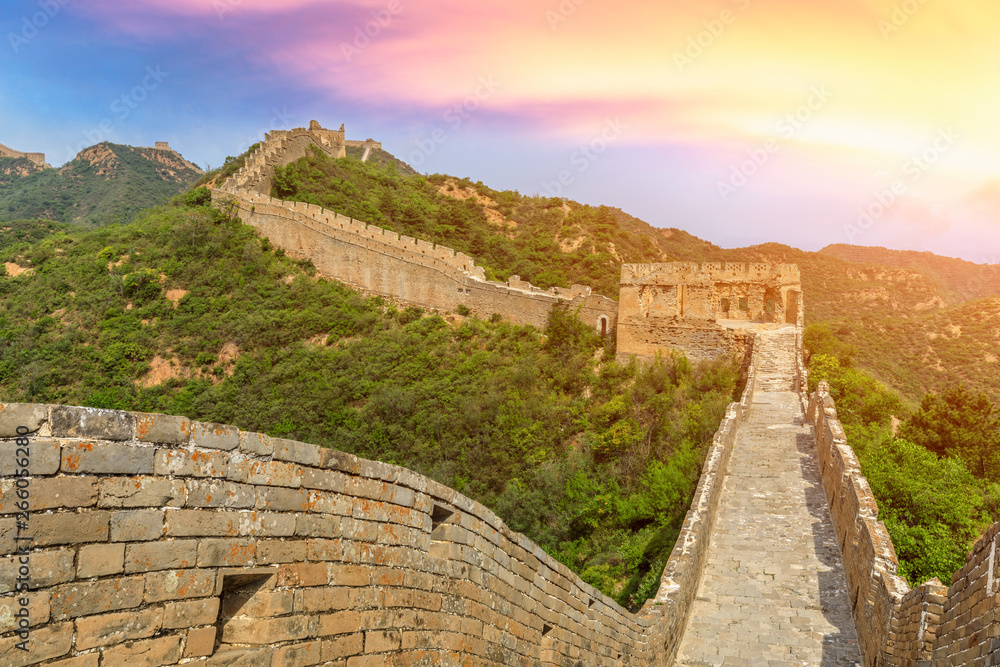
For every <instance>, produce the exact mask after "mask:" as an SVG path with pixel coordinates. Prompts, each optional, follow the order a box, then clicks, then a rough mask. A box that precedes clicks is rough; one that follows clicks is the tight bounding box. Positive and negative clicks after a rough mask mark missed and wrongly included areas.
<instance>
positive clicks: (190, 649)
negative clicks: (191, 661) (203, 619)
mask: <svg viewBox="0 0 1000 667" xmlns="http://www.w3.org/2000/svg"><path fill="white" fill-rule="evenodd" d="M215 631H216V628H215V626H212V627H208V628H193V629H191V630H188V633H187V640H186V641H185V643H184V657H185V658H196V657H198V656H203V655H212V653H213V652H214V651H215Z"/></svg>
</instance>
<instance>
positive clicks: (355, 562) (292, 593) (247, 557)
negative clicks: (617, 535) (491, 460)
mask: <svg viewBox="0 0 1000 667" xmlns="http://www.w3.org/2000/svg"><path fill="white" fill-rule="evenodd" d="M323 132H327V133H328V134H325V135H324V134H323ZM336 134H337V133H329V131H323V130H321V128H320V129H319V130H312V131H310V130H303V131H292V132H289V133H284V134H279V135H278V137H276V138H273V139H274V140H275V141H276V142H278V143H281V145H282V151H284V152H285V154H284V155H280V156H279V155H277V154H275V153H272V152H270V151H268V150H262V151H260V153H261V155H260V156H259V157H262V158H265V159H264V160H263V161H261V160H253V161H251V160H248V165H247V169H245V170H244V171H243V172H241V173H240V174H238V175H237V176H238V178H237V180H236V182H231V183H227V184H226V187H225V188H220V189H219V190H217V191H216V192H214V193H213V196H215V197H217V198H219V199H220V200H222V199H226V198H233V199H235V200H236V202H237V205H238V207H239V212H240V215H241V217H242V216H247V217H244V220H245V221H247V222H251V224H254V223H256V226H258V228H259V229H261V230H262V233H268V235H269V237H270V238H271V240H272V242H275V243H276V244H277V245H281V244H282V243H287V244H288V245H287V246H282V247H286V249H287V250H299V251H301V252H304V251H305V250H307V249H308V248H309V245H308V244H309V243H316V244H325V243H327V241H326V240H325V239H335V240H336V241H335V242H336V243H338V244H342V245H348V244H349V242H348V240H346V239H347V237H345V236H341V237H338V236H337V231H336V228H337V227H338V226H340V225H344V227H342V229H343V230H345V231H346V230H348V226H347V225H348V224H353V225H354V226H353V227H351V228H350V229H352V230H353V231H352V233H353V234H355V235H356V236H362V237H363V238H369V237H368V236H366V235H367V234H371V237H370V239H371V241H372V244H371V246H370V248H369V247H367V246H366V244H367V242H365V243H363V244H362V246H361V247H360V249H358V250H353V249H349V248H348V249H343V253H344V254H345V257H348V256H349V257H350V258H353V259H350V261H345V263H344V264H341V266H351V265H352V263H354V264H356V263H357V262H359V261H361V260H362V259H364V258H370V257H372V256H374V255H381V256H383V257H388V258H393V261H395V262H396V264H393V265H389V264H384V265H382V266H383V269H379V270H376V271H373V272H369V273H366V272H365V268H364V267H363V266H358V267H357V271H358V273H357V276H358V277H359V279H361V278H363V279H364V280H368V281H372V282H371V284H384V285H386V286H388V287H391V286H392V279H391V275H389V276H388V278H387V275H386V273H385V272H386V271H388V268H385V267H388V266H396V267H398V266H400V265H402V264H409V265H413V267H414V268H412V269H409V271H411V273H410V274H407V275H413V276H416V277H418V278H423V279H426V280H428V281H431V282H433V281H436V280H438V279H439V278H438V277H437V276H440V275H452V276H454V277H455V280H460V282H459V285H467V284H468V283H467V282H461V281H466V280H469V279H472V280H473V281H474V282H478V281H481V280H482V279H481V277H480V276H478V275H477V273H476V268H477V267H475V266H474V264H473V263H472V261H471V260H470V259H469V258H468V257H464V256H459V255H458V254H457V253H453V252H451V251H444V250H443V249H441V248H440V247H434V246H433V245H432V244H425V245H424V246H421V245H420V243H419V242H416V241H413V240H408V241H403V242H402V244H401V245H397V242H399V241H400V239H399V238H398V236H396V235H390V238H388V239H385V238H383V237H385V236H386V234H384V233H380V231H379V230H378V229H377V228H372V227H369V226H367V225H364V224H363V223H355V222H354V221H350V220H348V219H345V218H342V217H340V216H336V214H333V213H331V212H328V211H323V210H322V209H318V208H316V207H304V206H303V205H301V204H292V203H288V202H279V201H276V200H273V199H271V198H270V197H267V196H265V195H262V194H260V190H261V189H262V182H263V181H265V180H269V175H268V171H267V160H271V162H270V166H271V167H272V168H273V165H274V164H277V163H278V162H277V161H278V160H285V159H287V158H288V157H289V154H291V155H294V154H295V153H301V154H304V153H305V150H306V149H307V147H308V145H309V144H310V143H312V142H319V143H321V144H325V148H324V150H329V151H336V150H342V147H343V143H340V146H339V147H338V146H337V142H336V138H337V137H336ZM342 138H343V135H342V133H341V134H340V139H341V140H342ZM266 147H267V146H266V145H265V149H266ZM292 159H294V157H293V158H292ZM250 182H253V183H254V187H253V188H248V187H246V185H247V184H248V183H250ZM268 190H269V183H268V184H267V186H266V189H264V192H267V191H268ZM282 224H286V225H287V226H288V227H291V228H292V229H291V230H290V231H289V230H285V229H282V227H281V225H282ZM272 233H273V234H274V236H270V235H271V234H272ZM337 239H339V240H337ZM320 247H326V246H322V245H315V246H313V248H314V249H316V248H320ZM394 251H395V252H394ZM418 251H422V252H420V256H421V257H427V258H428V259H427V260H425V261H423V262H416V261H414V257H413V255H415V253H416V252H418ZM438 251H440V254H435V253H436V252H438ZM351 253H353V254H351ZM365 253H372V255H368V254H365ZM314 261H316V263H317V267H318V268H319V264H320V262H321V261H322V258H320V257H317V259H314ZM385 261H389V260H385ZM331 266H332V265H331ZM724 268H725V267H721V268H720V270H722V269H724ZM321 270H322V269H321ZM338 270H339V269H338ZM680 270H682V271H683V272H685V276H687V274H688V272H687V270H686V269H680ZM747 270H748V271H759V270H760V269H754V268H753V267H748V268H747ZM380 271H382V273H380ZM714 271H716V267H714V266H710V267H699V268H698V272H699V273H701V274H704V275H708V276H709V277H708V278H705V277H704V275H703V276H702V277H700V278H698V280H697V281H696V282H698V284H699V285H702V286H704V284H705V280H709V281H710V282H713V281H715V280H716V279H721V278H720V276H718V275H714V274H713V272H714ZM741 271H743V269H739V270H738V271H737V273H740V272H741ZM781 271H784V270H783V269H782V270H779V273H780V272H781ZM706 272H707V273H706ZM740 275H742V273H740ZM713 276H714V277H713ZM772 278H774V276H773V275H771V274H768V276H762V278H761V279H762V281H764V282H768V281H771V279H772ZM449 280H450V279H449ZM782 280H784V278H782ZM378 281H383V282H382V283H379V282H378ZM348 282H350V281H348ZM482 282H485V281H482ZM677 282H678V284H677V285H676V286H677V288H678V289H677V291H674V292H670V291H669V290H667V291H665V292H662V293H660V296H658V297H657V298H660V299H661V301H660V304H661V306H662V307H663V308H665V310H663V312H662V316H663V317H664V318H667V319H665V320H664V322H674V321H675V320H674V319H673V318H676V317H682V318H683V316H684V308H685V307H686V306H685V305H684V304H688V305H692V306H694V308H695V311H696V312H695V315H697V314H698V313H699V312H700V311H699V309H700V308H701V307H702V306H698V305H696V302H695V301H691V300H689V298H690V297H692V296H694V295H695V294H697V290H694V291H692V292H687V291H685V290H682V289H681V285H688V284H693V283H692V282H691V281H690V280H688V278H687V277H685V278H684V280H678V281H677ZM779 282H780V281H779ZM637 284H638V283H637ZM762 284H763V283H762ZM768 284H769V285H770V287H767V288H766V289H776V287H775V286H774V284H772V283H770V282H769V283H768ZM396 285H399V283H398V282H397V283H396ZM446 285H447V283H446ZM401 287H403V288H405V289H409V286H401ZM786 287H787V290H786V292H785V293H784V294H783V300H781V301H780V304H779V303H777V301H778V299H777V297H774V298H773V300H774V301H775V302H776V303H775V304H774V307H775V308H778V307H779V306H780V307H781V308H782V309H783V311H784V313H783V319H784V321H785V322H788V323H787V324H784V325H782V324H781V323H780V322H781V319H782V318H775V319H778V322H776V323H774V324H771V325H765V326H760V327H754V326H750V327H749V330H748V332H747V333H746V336H745V339H746V340H747V341H748V345H749V348H750V351H751V352H750V360H751V361H750V364H749V367H748V371H747V384H746V388H745V390H744V392H743V394H742V396H741V400H740V401H739V402H738V403H733V404H731V405H730V406H729V407H728V409H727V411H726V416H725V418H724V419H723V421H722V423H721V425H720V427H719V429H718V431H717V432H716V434H715V436H714V439H713V443H712V446H711V448H710V449H709V451H708V453H707V457H706V460H705V464H704V466H703V471H702V476H701V479H700V480H699V483H698V486H697V489H696V491H695V495H694V499H693V502H692V505H691V508H690V510H689V512H688V514H687V516H686V518H685V521H684V524H683V528H682V531H681V533H680V536H679V538H678V540H677V542H676V545H675V547H674V549H673V551H672V553H671V555H670V559H669V560H668V562H667V565H666V567H665V569H664V572H663V575H662V578H661V582H660V587H659V590H658V592H657V594H656V595H655V596H654V598H652V599H651V600H649V601H648V602H647V603H646V604H645V606H644V607H643V608H642V609H641V610H640V611H639V612H638V613H634V614H633V613H631V612H629V611H628V610H625V609H623V608H621V607H620V606H618V605H617V604H616V603H615V602H614V601H613V600H611V599H610V598H608V597H606V596H605V595H603V594H601V593H600V592H599V591H597V590H595V589H594V588H593V587H591V586H590V585H588V584H586V583H585V582H583V581H582V580H581V579H580V578H579V577H578V576H576V575H575V574H573V573H572V572H570V571H569V570H568V569H567V568H566V567H565V566H563V565H562V564H560V563H558V562H557V561H555V560H554V559H552V558H551V557H549V556H548V555H547V554H546V553H545V552H544V551H542V549H540V548H539V547H538V546H537V545H535V544H533V543H532V542H531V541H530V540H528V539H527V538H526V537H525V536H524V535H521V534H519V533H515V532H513V531H511V530H510V529H509V528H508V527H507V526H506V525H505V524H504V523H503V521H502V520H501V519H500V518H498V517H497V516H496V515H495V514H494V513H493V512H492V511H490V510H489V509H488V508H486V507H484V506H482V505H480V504H478V503H476V502H474V501H472V500H470V499H469V498H466V497H465V496H463V495H462V494H460V493H457V492H456V491H454V490H452V489H449V488H447V487H445V486H442V485H441V484H438V483H437V482H434V481H433V480H430V479H427V478H425V477H423V476H421V475H418V474H416V473H413V472H412V471H409V470H406V469H403V468H399V467H396V466H392V465H388V464H384V463H379V462H374V461H366V460H362V459H359V458H357V457H354V456H352V455H350V454H347V453H343V452H339V451H336V450H333V449H323V448H320V447H316V446H313V445H309V444H304V443H300V442H294V441H288V440H282V439H278V438H271V437H269V436H267V435H263V434H259V433H251V432H245V431H241V430H239V429H238V428H236V427H233V426H227V425H221V424H208V423H200V422H193V421H191V420H188V419H186V418H184V417H178V416H167V415H151V414H142V413H133V412H122V411H110V410H96V409H91V408H80V407H68V406H59V405H36V404H13V403H8V404H0V472H2V477H0V492H2V496H0V664H3V665H11V666H13V667H21V666H24V665H36V664H46V665H59V666H60V667H99V666H100V667H105V666H112V665H123V666H124V665H130V666H131V665H174V664H197V665H216V666H222V665H232V666H236V665H268V666H270V665H273V666H275V667H278V666H284V665H290V666H291V665H324V666H338V667H365V666H369V665H497V666H499V665H531V666H533V667H534V666H539V667H541V666H543V665H561V666H566V667H583V666H584V665H586V666H591V665H657V666H667V665H692V666H693V665H721V664H723V663H726V664H747V665H752V664H770V663H774V664H806V665H824V666H826V665H841V664H855V663H856V662H857V661H860V662H862V663H863V664H864V665H866V667H882V666H889V665H891V666H899V667H903V666H924V665H935V666H936V665H941V666H944V665H949V666H956V665H975V666H977V667H978V666H980V665H984V666H986V665H996V664H1000V593H998V587H1000V559H998V558H997V554H996V551H997V547H998V541H1000V523H998V524H996V525H994V526H993V527H992V528H991V529H990V530H988V531H987V532H986V533H985V534H984V535H983V536H982V537H981V538H980V539H979V540H978V541H977V542H976V544H975V546H974V547H973V549H972V551H971V553H970V554H969V555H968V557H967V561H966V565H965V566H964V567H963V568H962V569H960V570H959V571H958V572H956V573H955V575H954V576H953V578H952V581H951V585H950V586H948V587H946V586H943V585H940V584H938V583H937V582H935V581H932V582H928V583H926V584H924V585H922V586H920V587H917V588H914V589H912V590H911V589H910V588H909V586H908V585H907V584H906V582H905V581H903V580H902V579H901V578H899V577H898V576H897V575H896V570H897V564H898V563H897V560H896V557H895V553H894V551H893V547H892V543H891V541H890V539H889V536H888V534H887V533H886V531H885V528H884V526H883V525H882V524H881V523H880V522H879V521H878V514H877V506H876V504H875V500H874V497H873V496H872V494H871V491H870V489H869V487H868V485H867V482H866V481H865V480H864V478H863V476H862V475H861V473H860V469H859V466H858V463H857V460H856V458H855V456H854V453H853V451H852V450H851V448H850V446H849V444H848V443H847V442H846V438H845V436H844V431H843V428H842V427H841V425H840V422H839V421H838V419H837V414H836V406H835V405H834V404H833V401H832V399H831V398H830V396H829V394H828V393H827V392H826V390H825V387H824V386H823V385H822V384H821V385H820V388H819V390H818V391H817V392H814V393H813V394H812V395H811V396H808V395H807V394H806V387H807V386H808V385H807V377H806V371H805V367H804V363H803V350H802V335H801V331H802V329H801V312H802V308H801V300H800V297H801V295H796V296H795V297H794V299H789V298H788V295H789V293H792V292H795V291H796V290H795V289H794V281H791V280H790V281H789V282H788V285H786ZM463 289H465V287H463ZM469 289H472V288H471V287H470V288H469ZM482 289H484V290H485V289H495V290H497V292H498V293H501V290H506V291H507V292H511V291H513V292H516V293H515V294H514V295H513V296H512V295H511V294H509V293H502V294H501V297H498V301H497V303H498V304H500V305H502V304H504V303H509V304H520V303H528V304H529V306H528V310H527V311H526V313H528V314H527V315H525V317H526V318H527V317H530V318H535V319H536V321H537V318H538V317H540V316H541V313H542V312H543V309H542V308H540V307H538V308H536V307H535V306H533V305H530V303H531V301H532V300H533V299H538V301H539V302H542V303H553V302H557V299H558V295H554V294H550V293H546V292H541V294H534V293H533V292H532V291H531V290H524V289H517V288H511V287H510V286H509V285H508V286H497V284H491V286H490V287H489V288H482ZM762 289H765V288H762ZM454 290H455V291H454V294H459V292H458V287H457V286H455V287H454ZM446 292H447V290H444V291H439V290H438V289H437V288H436V287H435V286H434V285H431V284H428V285H426V286H423V287H421V289H420V290H414V291H407V292H405V293H404V294H403V297H404V298H406V300H407V301H411V302H414V303H421V300H423V299H429V300H433V299H437V298H439V297H438V296H437V295H439V294H440V295H441V296H440V298H445V294H446ZM521 292H524V293H523V294H522V293H521ZM389 293H392V292H391V291H390V292H389ZM762 293H763V294H765V298H766V293H765V292H762ZM465 296H469V295H468V293H463V298H464V297H465ZM552 297H555V298H552ZM452 298H454V297H452ZM588 298H590V299H592V298H593V297H592V296H591V295H586V296H584V295H583V294H582V293H581V294H580V295H579V299H580V301H581V305H585V304H586V301H587V299H588ZM713 298H714V297H713ZM724 298H728V297H724ZM739 298H743V297H739ZM654 302H655V299H653V298H652V297H650V300H648V301H647V305H648V306H649V307H650V308H653V304H654ZM457 303H463V301H458V302H457ZM464 303H469V302H468V301H465V302H464ZM598 303H600V302H598ZM611 303H612V304H613V303H614V302H611ZM792 303H794V306H795V307H794V310H792V309H790V308H789V304H792ZM425 305H431V307H437V306H434V305H433V304H425ZM456 305H457V304H456ZM729 305H730V306H731V305H732V304H729ZM739 306H740V307H739V308H738V310H739V311H740V312H741V313H744V312H752V309H751V308H750V307H749V305H748V307H747V308H743V307H742V304H739ZM549 307H551V306H549ZM674 307H676V308H678V309H680V311H679V312H680V314H679V315H678V314H677V313H673V312H672V311H670V308H674ZM714 307H716V306H715V305H713V308H714ZM595 310H596V309H595ZM654 310H655V309H654ZM726 310H727V311H729V310H732V309H731V308H729V309H726ZM764 310H765V311H766V310H767V307H766V304H765V307H764ZM483 312H501V311H498V310H493V311H490V310H486V311H483ZM597 312H600V313H601V314H605V315H606V314H607V312H606V311H597ZM793 315H794V318H793ZM688 316H690V313H688ZM695 319H698V318H695ZM789 320H791V322H789ZM590 321H591V323H592V324H595V325H597V324H598V320H597V319H596V318H594V319H591V320H590ZM19 503H22V504H19ZM28 538H30V541H29V539H28ZM22 547H25V548H24V550H23V552H22V551H21V548H22ZM22 584H23V587H22ZM23 642H27V644H23ZM19 644H21V645H22V646H24V647H25V648H27V650H22V649H21V648H20V647H19Z"/></svg>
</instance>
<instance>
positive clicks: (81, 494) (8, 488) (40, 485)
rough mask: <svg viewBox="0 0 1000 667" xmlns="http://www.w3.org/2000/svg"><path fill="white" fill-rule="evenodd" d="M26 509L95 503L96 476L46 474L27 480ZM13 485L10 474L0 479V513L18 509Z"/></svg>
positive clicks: (34, 510) (11, 512) (36, 509)
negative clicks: (43, 477)
mask: <svg viewBox="0 0 1000 667" xmlns="http://www.w3.org/2000/svg"><path fill="white" fill-rule="evenodd" d="M28 493H29V498H28V502H29V511H32V512H37V511H39V510H51V509H58V508H60V507H89V506H91V505H94V504H96V503H97V478H96V477H50V478H46V479H35V480H31V483H30V486H29V487H28ZM18 502H21V501H20V499H19V498H18V497H17V487H16V484H15V480H14V479H13V478H9V477H8V478H4V479H0V514H14V513H16V512H18V509H17V506H16V503H18Z"/></svg>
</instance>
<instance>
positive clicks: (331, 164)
mask: <svg viewBox="0 0 1000 667" xmlns="http://www.w3.org/2000/svg"><path fill="white" fill-rule="evenodd" d="M466 189H469V190H471V191H473V192H474V193H475V194H476V195H478V196H479V197H484V198H487V199H488V200H490V201H491V202H493V205H492V206H491V210H493V211H495V212H496V213H499V215H500V216H502V217H503V218H504V219H506V220H507V221H511V222H513V223H515V224H514V225H510V224H509V223H504V225H503V226H502V227H501V226H500V224H498V223H497V222H495V221H494V222H491V221H490V219H489V217H488V216H487V212H486V210H485V209H484V206H483V204H481V203H480V202H479V201H477V200H476V199H475V198H472V197H468V195H467V194H463V195H462V196H466V197H467V198H465V199H459V198H458V197H457V196H456V195H459V194H462V193H463V192H464V191H465V190H466ZM449 193H451V194H449ZM272 194H273V196H275V197H280V198H282V199H289V200H295V201H305V202H310V203H313V204H317V205H319V206H323V207H325V208H328V209H331V210H334V211H337V212H338V213H341V214H342V215H348V216H351V217H352V218H355V219H358V220H364V221H365V222H368V223H371V224H375V225H378V226H380V227H384V228H386V229H392V230H394V231H397V232H401V233H403V234H408V235H411V236H414V237H416V238H420V239H424V240H427V241H432V242H434V243H440V244H443V245H447V246H448V247H450V248H454V249H455V250H459V251H461V252H464V253H466V254H468V255H469V256H471V257H473V258H475V259H476V261H477V262H478V263H480V264H481V265H482V266H483V267H484V268H485V269H486V274H487V277H488V278H490V279H492V280H506V279H507V278H508V277H510V276H511V275H515V274H516V275H519V276H521V278H522V279H524V280H528V281H529V282H531V283H533V284H535V285H538V286H539V287H544V288H548V287H553V286H558V287H569V286H570V285H571V284H574V283H576V284H582V285H589V286H590V287H592V288H593V289H594V290H595V291H597V292H599V293H601V294H604V295H606V296H610V297H612V298H616V297H617V295H618V277H619V274H620V266H621V261H620V260H619V259H618V257H621V258H622V259H623V260H625V261H630V262H649V261H660V260H662V259H663V258H664V257H665V256H664V254H663V252H662V251H661V250H660V249H659V248H658V247H657V245H656V242H655V238H656V237H655V236H653V235H651V234H649V233H646V232H647V230H651V229H652V228H650V227H649V226H648V225H646V224H645V223H642V222H641V221H638V220H635V219H634V218H630V216H626V215H625V214H623V213H622V212H621V211H618V210H616V209H612V208H609V207H606V206H601V207H592V206H584V205H581V204H576V203H573V204H571V205H570V204H566V206H567V208H564V202H563V200H562V199H558V198H545V197H526V196H523V195H521V194H519V193H517V192H511V191H503V192H499V191H496V190H492V189H490V188H488V187H486V186H485V185H483V184H482V183H472V182H471V181H469V180H467V179H458V180H456V179H451V178H449V177H447V176H443V175H440V174H436V175H433V176H428V177H424V176H418V175H407V174H406V173H405V172H404V171H403V170H401V169H399V168H398V166H397V165H396V164H394V163H389V162H387V163H384V164H379V163H377V162H368V163H362V162H359V161H358V160H356V159H353V158H351V157H347V158H343V159H334V158H330V157H328V156H326V155H325V154H323V153H322V152H321V151H319V150H314V151H313V152H312V153H311V154H310V155H307V156H306V157H304V158H302V159H301V160H299V161H297V162H294V163H292V164H289V165H288V166H287V167H284V168H278V169H277V170H276V172H275V176H274V182H273V192H272ZM515 225H516V226H515ZM643 228H645V229H643ZM573 240H577V241H578V243H577V247H576V248H574V249H571V250H568V251H565V252H564V251H563V248H562V247H561V246H560V243H561V242H566V241H573ZM566 247H567V248H569V247H571V246H569V245H567V246H566ZM616 253H617V256H618V257H616V256H615V254H616Z"/></svg>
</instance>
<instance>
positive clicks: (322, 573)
mask: <svg viewBox="0 0 1000 667" xmlns="http://www.w3.org/2000/svg"><path fill="white" fill-rule="evenodd" d="M326 582H327V572H326V563H293V564H285V565H281V566H279V567H278V586H292V587H296V586H325V585H326Z"/></svg>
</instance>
